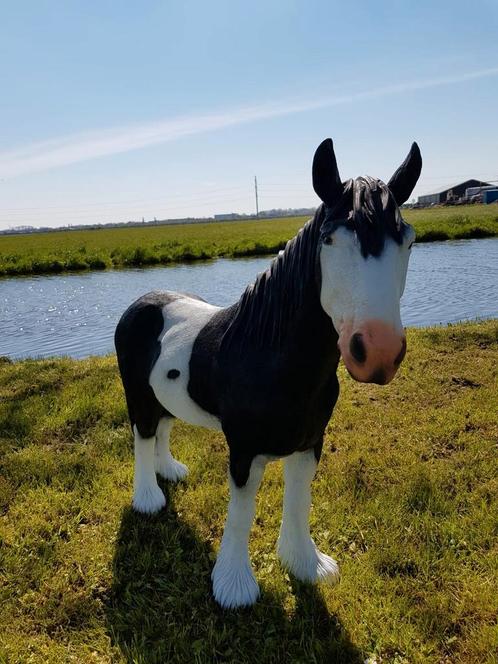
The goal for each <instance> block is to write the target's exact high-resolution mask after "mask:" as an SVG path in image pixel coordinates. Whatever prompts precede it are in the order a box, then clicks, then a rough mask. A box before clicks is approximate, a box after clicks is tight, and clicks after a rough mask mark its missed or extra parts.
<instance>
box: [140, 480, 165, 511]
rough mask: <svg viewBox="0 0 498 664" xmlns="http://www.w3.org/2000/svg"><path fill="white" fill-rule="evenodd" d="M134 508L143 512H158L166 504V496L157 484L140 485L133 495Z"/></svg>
mask: <svg viewBox="0 0 498 664" xmlns="http://www.w3.org/2000/svg"><path fill="white" fill-rule="evenodd" d="M132 505H133V509H134V510H135V511H136V512H140V513H141V514H156V513H157V512H159V511H160V510H162V508H163V507H164V506H165V505H166V498H165V496H164V493H163V492H162V491H161V489H160V488H159V487H158V486H157V485H156V486H146V487H138V488H137V489H136V490H135V493H134V495H133V502H132Z"/></svg>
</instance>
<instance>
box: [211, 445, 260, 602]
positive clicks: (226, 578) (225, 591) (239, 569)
mask: <svg viewBox="0 0 498 664" xmlns="http://www.w3.org/2000/svg"><path fill="white" fill-rule="evenodd" d="M265 465H266V461H265V460H264V458H262V457H256V458H255V459H253V461H252V463H249V469H248V470H249V472H248V473H247V475H248V477H247V480H246V481H245V483H244V485H243V486H238V485H237V484H236V482H235V481H234V478H233V476H232V473H229V478H228V479H229V484H230V503H229V504H228V516H227V520H226V524H225V531H224V533H223V538H222V540H221V546H220V550H219V552H218V557H217V559H216V564H215V566H214V568H213V572H212V574H211V579H212V581H213V595H214V598H215V600H216V601H217V602H218V604H220V605H221V606H222V607H223V608H225V609H235V608H237V607H239V606H249V605H250V604H254V602H255V601H256V600H257V599H258V595H259V587H258V584H257V582H256V579H255V578H254V573H253V571H252V567H251V561H250V560H249V550H248V543H249V531H250V529H251V525H252V522H253V519H254V513H255V499H256V493H257V491H258V488H259V485H260V483H261V479H262V477H263V473H264V469H265ZM237 479H240V478H236V480H237ZM244 479H245V478H244Z"/></svg>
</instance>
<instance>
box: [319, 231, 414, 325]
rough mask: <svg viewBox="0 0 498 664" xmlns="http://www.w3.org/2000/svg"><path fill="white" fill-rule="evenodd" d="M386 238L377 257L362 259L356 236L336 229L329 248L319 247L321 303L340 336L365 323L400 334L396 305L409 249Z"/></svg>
mask: <svg viewBox="0 0 498 664" xmlns="http://www.w3.org/2000/svg"><path fill="white" fill-rule="evenodd" d="M413 237H414V233H413V231H411V232H408V233H407V238H406V239H405V240H404V242H403V244H402V245H398V244H397V243H396V242H395V241H394V240H393V239H391V238H389V237H387V238H386V243H385V246H384V250H383V251H382V253H381V255H380V256H379V257H375V256H368V257H367V258H364V257H363V256H362V253H361V248H360V243H359V241H358V239H357V237H356V236H355V234H354V233H353V232H351V231H349V230H347V229H346V228H342V227H339V228H338V229H337V230H336V231H335V232H334V233H333V235H332V239H333V241H332V244H331V245H322V249H321V252H320V266H321V272H322V287H321V292H320V301H321V304H322V307H323V308H324V310H325V311H326V312H327V313H328V315H329V316H330V317H331V318H332V322H333V323H334V327H335V328H336V330H337V332H338V333H339V334H340V333H341V330H342V328H343V327H344V325H351V326H352V328H354V327H355V326H357V325H360V324H361V323H364V322H365V321H368V320H372V319H374V320H380V321H383V322H384V323H386V324H388V325H390V326H392V327H393V328H394V329H395V330H400V331H402V325H401V317H400V310H399V301H400V299H401V296H402V295H403V291H404V288H405V281H406V272H407V268H408V258H409V251H408V245H409V244H410V242H411V241H412V240H413Z"/></svg>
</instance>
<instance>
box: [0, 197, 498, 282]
mask: <svg viewBox="0 0 498 664" xmlns="http://www.w3.org/2000/svg"><path fill="white" fill-rule="evenodd" d="M403 215H404V217H405V218H406V220H407V221H408V222H410V223H412V224H413V225H414V226H415V230H416V232H417V241H418V242H431V241H434V240H448V239H463V238H477V237H492V236H496V235H498V206H497V205H488V206H485V205H473V206H467V207H451V208H449V207H448V208H431V209H426V210H404V211H403ZM306 219H307V218H306V217H289V218H285V219H264V220H258V221H242V222H241V221H238V222H237V221H234V222H224V223H209V224H182V225H174V226H145V227H143V228H140V227H132V228H109V229H105V228H102V229H100V230H78V231H58V232H53V233H42V234H39V233H35V234H26V235H4V236H0V276H1V275H16V274H42V273H57V272H63V271H66V270H87V269H106V268H111V267H130V266H135V267H136V266H143V265H156V264H166V263H171V262H174V261H188V260H199V259H208V258H217V257H220V256H230V257H237V256H252V255H263V254H274V253H276V252H277V251H279V250H280V249H283V247H284V246H285V243H286V242H287V240H289V239H290V238H291V237H292V236H293V235H295V234H296V232H297V231H298V229H299V228H300V227H301V226H302V225H303V224H304V223H305V221H306Z"/></svg>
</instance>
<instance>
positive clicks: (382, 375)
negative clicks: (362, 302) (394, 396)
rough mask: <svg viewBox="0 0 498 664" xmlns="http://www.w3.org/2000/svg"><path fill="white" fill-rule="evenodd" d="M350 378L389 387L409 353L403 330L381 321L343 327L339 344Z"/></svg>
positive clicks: (348, 324) (347, 324)
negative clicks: (407, 352)
mask: <svg viewBox="0 0 498 664" xmlns="http://www.w3.org/2000/svg"><path fill="white" fill-rule="evenodd" d="M337 345H338V346H339V350H340V351H341V355H342V358H343V360H344V364H345V365H346V368H347V370H348V371H349V373H350V374H351V376H352V377H353V378H354V379H355V380H358V381H360V382H361V383H377V384H378V385H386V384H387V383H389V382H390V381H391V380H392V379H393V378H394V375H395V374H396V371H397V370H398V367H399V365H400V364H401V362H402V361H403V358H404V357H405V353H406V337H405V333H404V331H403V330H401V331H400V330H399V329H395V328H394V327H393V326H392V325H388V324H387V323H384V322H383V321H380V320H369V321H366V322H364V323H361V324H359V325H353V323H346V324H345V325H343V326H342V328H341V332H340V335H339V341H338V344H337Z"/></svg>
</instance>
